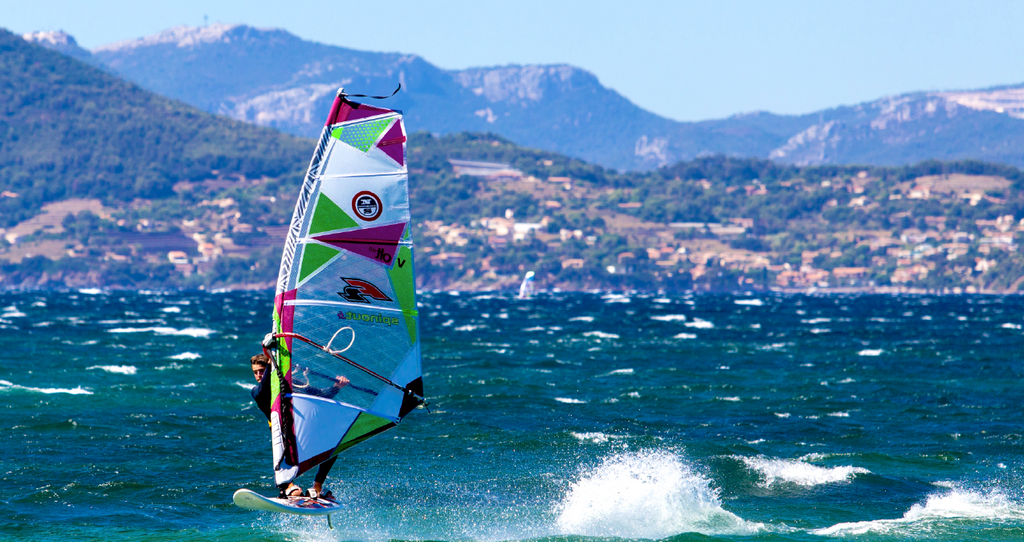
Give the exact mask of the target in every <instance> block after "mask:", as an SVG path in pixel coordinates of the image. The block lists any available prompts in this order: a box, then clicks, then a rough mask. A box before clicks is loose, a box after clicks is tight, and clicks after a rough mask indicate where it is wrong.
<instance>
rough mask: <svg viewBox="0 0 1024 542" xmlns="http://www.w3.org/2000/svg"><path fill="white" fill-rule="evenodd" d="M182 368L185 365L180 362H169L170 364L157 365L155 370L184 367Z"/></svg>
mask: <svg viewBox="0 0 1024 542" xmlns="http://www.w3.org/2000/svg"><path fill="white" fill-rule="evenodd" d="M184 368H185V366H184V365H182V364H180V363H171V364H170V365H161V366H160V367H157V368H156V370H157V371H171V370H177V369H184Z"/></svg>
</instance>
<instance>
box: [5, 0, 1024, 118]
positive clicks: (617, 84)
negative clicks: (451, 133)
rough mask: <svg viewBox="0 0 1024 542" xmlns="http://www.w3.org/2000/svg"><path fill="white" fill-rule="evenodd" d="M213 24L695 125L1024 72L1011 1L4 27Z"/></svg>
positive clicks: (132, 32)
mask: <svg viewBox="0 0 1024 542" xmlns="http://www.w3.org/2000/svg"><path fill="white" fill-rule="evenodd" d="M206 22H209V23H214V22H221V23H229V24H247V25H251V26H256V27H261V28H268V27H272V28H283V29H285V30H287V31H289V32H291V33H293V34H295V35H297V36H299V37H301V38H303V39H307V40H312V41H318V42H322V43H327V44H332V45H339V46H343V47H349V48H353V49H361V50H368V51H386V52H401V53H412V54H417V55H419V56H421V57H423V58H424V59H426V60H427V61H428V62H431V63H433V64H434V65H436V66H439V67H442V68H446V69H462V68H468V67H483V66H500V65H507V64H570V65H573V66H576V67H579V68H583V69H585V70H587V71H589V72H591V73H593V74H595V75H596V76H597V77H598V79H599V80H600V81H601V83H602V84H603V85H605V86H606V87H609V88H612V89H614V90H616V91H617V92H619V93H620V94H622V95H624V96H625V97H626V98H628V99H629V100H631V101H632V102H634V103H636V104H637V105H639V106H641V107H643V108H645V109H647V110H649V111H652V112H654V113H656V114H658V115H661V116H664V117H668V118H671V119H675V120H680V121H694V120H705V119H712V118H722V117H726V116H730V115H734V114H739V113H746V112H751V111H770V112H773V113H778V114H801V113H810V112H813V111H817V110H821V109H826V108H830V107H836V106H840V105H850V104H855V103H860V102H865V101H871V100H875V99H878V98H881V97H883V96H888V95H893V94H900V93H904V92H913V91H938V90H960V89H977V88H986V87H991V86H997V85H1010V84H1017V83H1024V62H1022V61H1021V58H1024V55H1022V53H1024V31H1022V30H1021V23H1022V22H1024V2H1019V1H1008V0H1003V1H994V0H972V1H971V2H967V1H961V2H949V1H944V0H930V1H919V0H906V1H899V0H889V1H884V2H883V1H874V0H859V1H846V0H829V1H826V0H820V1H796V0H776V1H768V0H762V1H752V0H717V1H701V2H697V1H687V0H675V1H672V0H662V1H656V0H631V1H628V2H625V1H617V2H610V1H605V0H588V1H575V0H571V1H570V0H566V1H559V0H546V1H545V0H517V1H505V0H476V1H456V0H452V1H431V0H416V1H407V0H390V1H388V2H365V3H358V2H351V1H348V2H345V1H341V0H334V1H330V2H326V1H318V0H317V1H314V0H289V1H288V2H282V1H281V0H274V1H264V0H223V1H218V0H205V1H201V0H174V1H155V0H154V1H147V0H142V1H140V0H130V1H125V0H33V1H32V2H27V1H24V0H0V27H3V28H6V29H8V30H11V31H13V32H17V33H19V34H20V33H25V32H30V31H34V30H64V31H66V32H68V33H69V34H71V35H72V36H74V37H75V39H76V40H77V41H78V43H79V44H80V45H81V46H83V47H85V48H87V49H91V48H94V47H97V46H99V45H104V44H108V43H112V42H116V41H121V40H127V39H133V38H138V37H142V36H147V35H150V34H155V33H157V32H159V31H161V30H164V29H167V28H170V27H172V26H177V25H183V24H184V25H189V26H200V25H203V24H204V23H206Z"/></svg>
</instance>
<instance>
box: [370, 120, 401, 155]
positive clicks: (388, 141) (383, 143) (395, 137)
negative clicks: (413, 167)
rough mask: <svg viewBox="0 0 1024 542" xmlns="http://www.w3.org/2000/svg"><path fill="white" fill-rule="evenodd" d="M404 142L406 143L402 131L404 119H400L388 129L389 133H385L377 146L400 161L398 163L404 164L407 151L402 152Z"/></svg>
mask: <svg viewBox="0 0 1024 542" xmlns="http://www.w3.org/2000/svg"><path fill="white" fill-rule="evenodd" d="M402 143H405V134H403V133H402V121H398V122H396V123H395V124H394V125H392V126H391V128H390V129H388V133H386V134H384V137H382V138H381V140H380V143H378V144H377V148H378V149H380V150H381V151H383V152H384V154H386V155H388V156H390V157H391V159H392V160H394V161H395V162H398V165H400V166H404V165H405V153H404V152H402V150H403V148H404V146H403V145H402Z"/></svg>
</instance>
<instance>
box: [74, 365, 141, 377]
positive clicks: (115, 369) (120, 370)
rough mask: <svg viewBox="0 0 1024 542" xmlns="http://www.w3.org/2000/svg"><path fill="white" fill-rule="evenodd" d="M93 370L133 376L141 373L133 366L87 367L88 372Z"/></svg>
mask: <svg viewBox="0 0 1024 542" xmlns="http://www.w3.org/2000/svg"><path fill="white" fill-rule="evenodd" d="M93 369H99V370H101V371H106V372H108V373H115V374H122V375H133V374H135V373H137V372H139V370H138V369H136V368H135V367H133V366H131V365H93V366H92V367H86V368H85V370H86V371H91V370H93Z"/></svg>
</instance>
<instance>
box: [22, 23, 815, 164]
mask: <svg viewBox="0 0 1024 542" xmlns="http://www.w3.org/2000/svg"><path fill="white" fill-rule="evenodd" d="M25 37H26V39H35V38H34V37H33V36H32V35H26V36H25ZM36 41H38V42H39V43H40V44H41V45H44V46H52V45H51V44H50V43H49V42H48V41H46V40H38V39H37V40H36ZM93 57H94V59H95V60H96V61H97V62H100V63H102V64H103V65H105V66H107V67H108V69H110V70H112V71H114V72H115V73H118V74H120V75H122V76H124V77H125V78H127V79H129V80H131V81H134V82H136V83H138V84H140V85H142V86H143V87H145V88H147V89H149V90H152V91H154V92H157V93H159V94H162V95H165V96H169V97H172V98H175V99H179V100H182V101H185V102H187V103H190V104H193V105H195V106H196V107H199V108H201V109H203V110H205V111H207V112H211V113H218V114H222V115H227V116H230V117H232V118H235V119H238V120H244V121H247V122H252V123H255V124H259V125H262V126H270V127H274V128H277V129H280V130H283V131H286V132H289V133H292V134H295V135H299V136H305V137H313V136H315V135H316V134H317V133H318V131H319V129H320V124H321V121H320V117H321V116H322V113H321V112H322V111H324V110H326V109H327V108H329V107H330V103H331V100H332V99H333V95H334V91H335V90H336V89H337V87H339V86H344V87H346V88H347V89H349V91H350V92H356V93H368V94H386V93H388V92H390V91H391V90H392V89H394V88H395V86H396V85H397V84H398V83H401V84H402V87H403V91H402V92H400V93H399V94H398V95H397V96H395V98H393V99H392V100H390V101H389V102H387V103H388V104H389V106H392V107H397V108H399V109H403V110H404V111H405V112H406V115H407V118H408V120H409V125H410V126H413V127H416V128H419V129H423V130H427V131H430V132H433V133H453V132H463V131H470V132H493V133H497V134H500V135H503V136H505V137H508V138H510V139H512V140H513V141H515V142H517V143H519V144H522V145H525V146H530V147H537V148H544V149H548V150H553V151H556V152H560V153H563V154H568V155H571V156H576V157H579V158H582V159H585V160H588V161H591V162H595V163H598V164H601V165H605V166H608V167H615V168H618V169H623V170H629V169H651V168H654V167H658V166H661V165H665V164H668V163H671V162H674V161H677V160H679V159H683V158H691V157H695V156H699V155H702V154H713V153H727V154H735V155H751V156H765V155H767V153H768V152H770V151H771V150H772V149H774V148H776V147H777V146H779V145H782V144H784V143H785V142H786V140H787V139H788V138H789V137H790V136H792V135H793V134H795V133H797V132H799V131H800V130H803V129H805V128H806V127H808V126H810V125H811V124H813V119H810V118H808V119H791V118H787V117H778V116H776V115H770V114H766V113H762V114H756V115H744V116H740V117H735V118H732V119H726V120H723V121H709V122H703V123H680V122H676V121H672V120H669V119H666V118H663V117H659V116H658V115H655V114H653V113H651V112H648V111H645V110H643V109H641V108H639V107H637V106H636V105H634V104H633V103H631V102H630V101H629V100H627V99H626V98H624V97H623V96H621V95H620V94H618V93H616V92H615V91H613V90H611V89H608V88H606V87H604V86H602V85H601V84H600V82H599V81H598V79H597V78H596V77H595V76H594V75H593V74H591V73H589V72H587V71H585V70H581V69H579V68H576V67H573V66H568V65H554V66H503V67H496V68H474V69H468V70H455V71H448V70H443V69H440V68H438V67H437V66H434V65H433V64H430V63H429V62H427V61H426V60H424V59H423V58H421V57H419V56H416V55H409V54H399V53H373V52H365V51H357V50H353V49H347V48H343V47H336V46H330V45H324V44H320V43H315V42H311V41H306V40H302V39H300V38H298V37H296V36H294V35H292V34H290V33H288V32H286V31H284V30H279V29H257V28H252V27H248V26H243V25H221V24H216V25H210V26H207V27H200V28H194V27H184V26H181V27H175V28H172V29H169V30H166V31H164V32H161V33H159V34H156V35H153V36H148V37H144V38H139V39H136V40H129V41H124V42H119V43H114V44H110V45H105V46H102V47H99V48H97V49H96V50H95V51H93Z"/></svg>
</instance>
